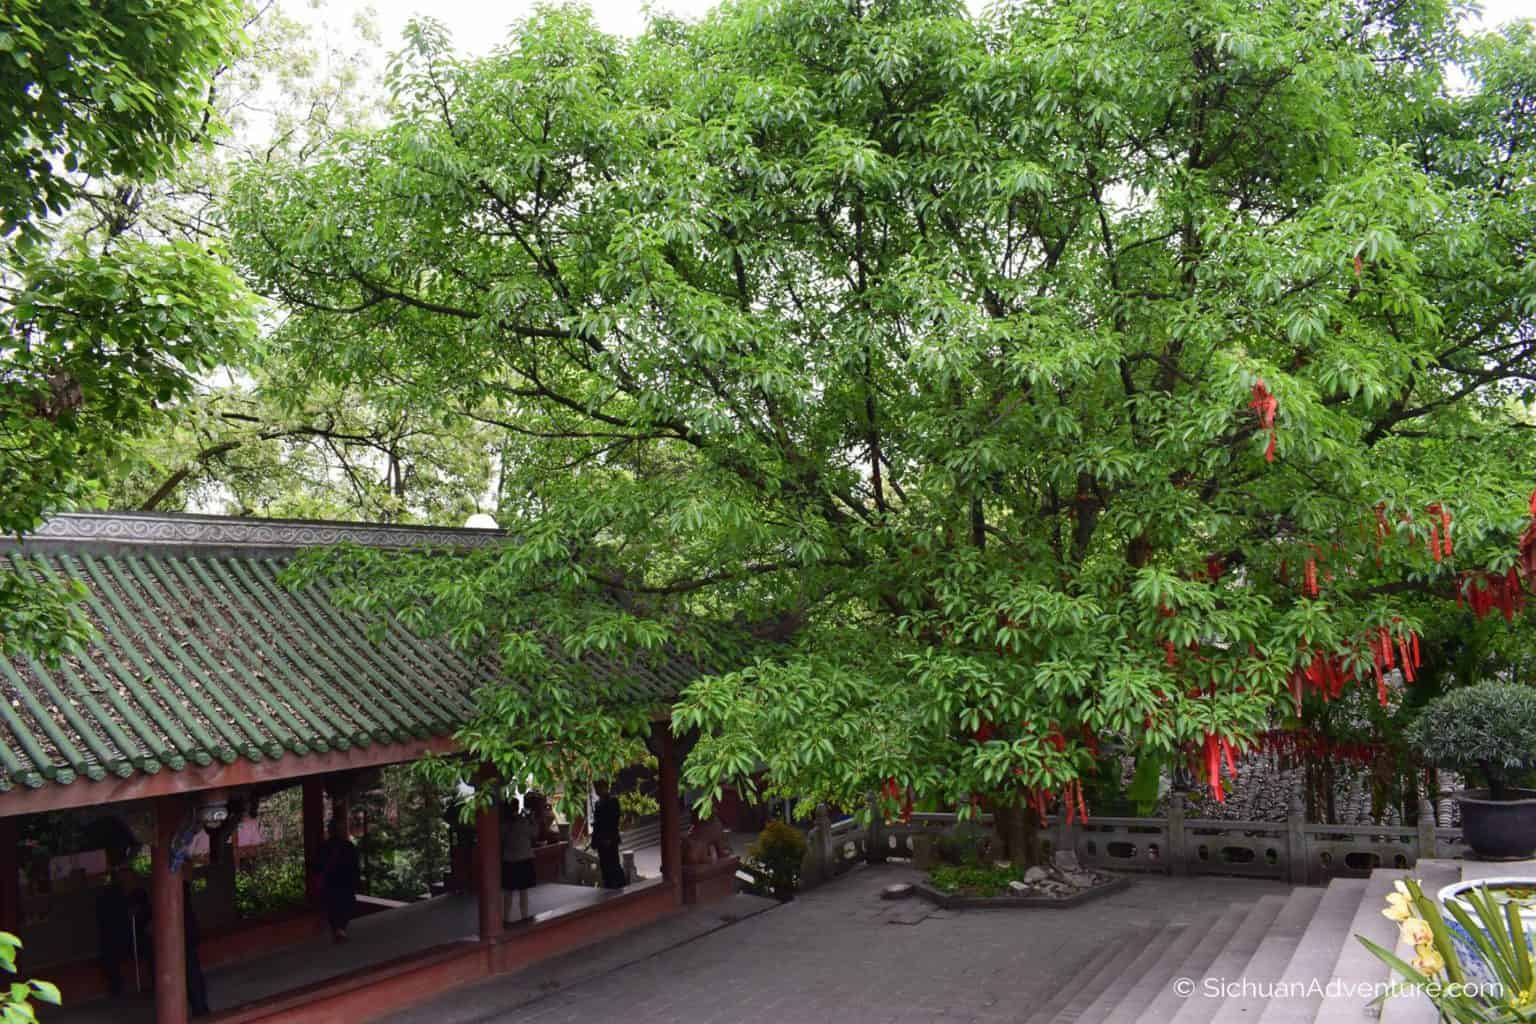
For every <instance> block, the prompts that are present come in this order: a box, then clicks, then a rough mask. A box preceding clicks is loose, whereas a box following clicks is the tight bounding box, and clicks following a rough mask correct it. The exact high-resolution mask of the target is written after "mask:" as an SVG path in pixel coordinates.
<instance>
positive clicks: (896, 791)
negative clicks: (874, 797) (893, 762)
mask: <svg viewBox="0 0 1536 1024" xmlns="http://www.w3.org/2000/svg"><path fill="white" fill-rule="evenodd" d="M885 795H886V797H887V798H888V799H890V800H891V801H892V802H895V801H898V800H899V801H901V823H902V824H903V825H907V824H910V823H911V821H912V787H911V786H908V787H907V790H906V793H905V794H903V793H902V789H901V785H900V783H898V782H897V781H896V779H895V777H894V776H893V777H891V778H888V779H886V780H885ZM903 797H905V798H903Z"/></svg>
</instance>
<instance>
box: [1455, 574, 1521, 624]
mask: <svg viewBox="0 0 1536 1024" xmlns="http://www.w3.org/2000/svg"><path fill="white" fill-rule="evenodd" d="M1463 606H1465V607H1468V608H1471V609H1472V614H1473V615H1475V616H1477V617H1478V618H1479V619H1481V618H1485V617H1487V615H1488V613H1489V612H1491V611H1493V610H1494V609H1495V608H1497V609H1498V610H1499V611H1501V612H1503V613H1504V621H1506V622H1513V621H1514V620H1515V612H1517V611H1520V610H1521V609H1522V608H1524V607H1525V587H1524V586H1522V585H1521V582H1520V572H1519V570H1517V569H1516V568H1515V567H1514V566H1510V567H1509V571H1508V572H1506V573H1498V572H1464V573H1462V574H1461V579H1460V580H1459V581H1458V582H1457V584H1456V607H1458V608H1461V607H1463Z"/></svg>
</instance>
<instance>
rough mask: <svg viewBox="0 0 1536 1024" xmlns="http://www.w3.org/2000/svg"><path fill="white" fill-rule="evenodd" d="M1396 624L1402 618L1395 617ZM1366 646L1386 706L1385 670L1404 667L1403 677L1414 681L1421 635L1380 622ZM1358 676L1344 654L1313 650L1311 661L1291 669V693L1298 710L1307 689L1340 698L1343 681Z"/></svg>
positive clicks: (1330, 697) (1378, 690) (1379, 698)
mask: <svg viewBox="0 0 1536 1024" xmlns="http://www.w3.org/2000/svg"><path fill="white" fill-rule="evenodd" d="M1392 622H1393V624H1394V625H1397V624H1399V623H1401V622H1402V620H1401V619H1396V618H1394V619H1393V620H1392ZM1365 648H1366V650H1368V651H1370V652H1371V667H1372V670H1373V671H1374V673H1375V676H1376V699H1377V700H1379V701H1381V705H1382V707H1386V706H1387V679H1386V674H1387V673H1388V672H1390V671H1392V670H1393V669H1394V668H1396V669H1401V670H1402V673H1403V678H1404V679H1405V680H1407V681H1408V682H1410V683H1411V682H1413V681H1414V670H1415V669H1417V668H1418V667H1419V635H1418V634H1417V633H1415V632H1414V631H1413V630H1411V629H1408V630H1396V631H1394V630H1393V629H1391V628H1389V627H1387V626H1378V627H1377V628H1375V629H1373V630H1371V631H1370V632H1368V633H1367V634H1366V635H1365ZM1354 679H1355V670H1354V669H1353V668H1351V667H1350V666H1349V665H1348V664H1347V663H1346V662H1345V655H1344V654H1324V653H1323V652H1322V651H1313V652H1312V659H1311V661H1308V662H1305V663H1304V664H1301V665H1298V666H1297V667H1296V668H1293V669H1291V679H1290V683H1291V696H1292V697H1294V698H1295V700H1296V708H1297V710H1300V709H1301V701H1302V698H1303V697H1304V696H1306V692H1307V691H1308V690H1312V691H1314V692H1316V693H1317V694H1318V695H1319V696H1321V697H1322V698H1323V700H1325V701H1327V700H1337V699H1338V698H1339V696H1340V695H1341V694H1342V693H1343V692H1344V685H1345V684H1346V683H1349V682H1352V681H1353V680H1354Z"/></svg>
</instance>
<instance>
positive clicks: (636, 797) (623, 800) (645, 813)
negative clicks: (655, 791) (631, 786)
mask: <svg viewBox="0 0 1536 1024" xmlns="http://www.w3.org/2000/svg"><path fill="white" fill-rule="evenodd" d="M619 813H620V814H621V815H623V817H624V818H625V819H626V820H628V821H629V822H631V823H633V822H635V821H638V820H639V819H641V818H649V817H650V816H651V815H653V814H660V813H661V804H659V803H657V802H656V798H655V797H653V796H651V795H650V794H649V793H641V792H638V791H636V792H631V793H620V794H619Z"/></svg>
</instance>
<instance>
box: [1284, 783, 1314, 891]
mask: <svg viewBox="0 0 1536 1024" xmlns="http://www.w3.org/2000/svg"><path fill="white" fill-rule="evenodd" d="M1285 862H1286V865H1287V875H1288V880H1289V881H1290V883H1291V884H1292V885H1306V884H1307V876H1308V875H1309V874H1310V873H1311V871H1310V868H1311V862H1310V861H1309V859H1308V857H1307V812H1306V808H1305V807H1304V806H1303V805H1302V802H1301V794H1300V793H1295V792H1293V793H1291V797H1290V800H1289V801H1288V802H1287V804H1286V809H1285Z"/></svg>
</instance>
